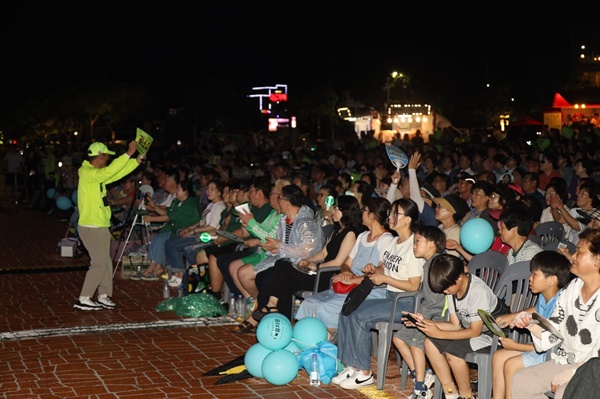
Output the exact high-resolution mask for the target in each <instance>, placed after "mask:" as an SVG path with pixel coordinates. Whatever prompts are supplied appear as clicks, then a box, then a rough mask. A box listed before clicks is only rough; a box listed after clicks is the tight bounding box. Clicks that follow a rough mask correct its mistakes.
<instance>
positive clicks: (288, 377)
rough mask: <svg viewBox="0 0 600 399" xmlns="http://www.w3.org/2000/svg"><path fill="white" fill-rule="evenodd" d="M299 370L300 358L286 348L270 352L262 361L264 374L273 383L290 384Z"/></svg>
mask: <svg viewBox="0 0 600 399" xmlns="http://www.w3.org/2000/svg"><path fill="white" fill-rule="evenodd" d="M261 323H262V320H261ZM259 325H260V323H259ZM298 370H300V366H299V362H298V358H297V357H296V355H294V354H293V353H292V352H290V351H286V350H285V349H280V350H276V351H273V352H271V353H269V354H268V355H267V356H266V357H265V359H264V360H263V362H262V373H263V376H264V377H265V380H267V381H268V382H270V383H271V384H273V385H285V384H289V383H290V382H292V381H293V380H294V378H296V376H297V375H298Z"/></svg>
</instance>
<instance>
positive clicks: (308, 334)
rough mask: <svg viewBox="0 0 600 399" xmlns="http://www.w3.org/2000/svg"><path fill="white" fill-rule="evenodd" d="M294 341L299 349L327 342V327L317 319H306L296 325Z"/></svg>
mask: <svg viewBox="0 0 600 399" xmlns="http://www.w3.org/2000/svg"><path fill="white" fill-rule="evenodd" d="M259 326H260V324H259ZM293 339H294V342H295V343H296V345H298V348H300V349H302V350H304V349H307V348H311V347H313V346H316V345H317V343H319V342H323V341H327V327H325V324H324V323H323V322H322V321H321V320H319V319H317V318H316V317H304V318H302V319H300V320H298V321H297V322H296V324H295V325H294V336H293Z"/></svg>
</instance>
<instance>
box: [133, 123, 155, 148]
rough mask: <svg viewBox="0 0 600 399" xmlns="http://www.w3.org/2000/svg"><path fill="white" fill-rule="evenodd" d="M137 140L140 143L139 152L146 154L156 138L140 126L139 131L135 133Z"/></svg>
mask: <svg viewBox="0 0 600 399" xmlns="http://www.w3.org/2000/svg"><path fill="white" fill-rule="evenodd" d="M135 141H136V143H137V145H138V146H137V150H138V152H139V153H140V154H141V155H146V153H147V152H148V150H149V149H150V146H151V145H152V142H153V141H154V139H153V138H152V136H150V135H149V134H148V133H146V132H144V131H143V130H142V129H140V128H139V127H138V128H137V131H136V133H135Z"/></svg>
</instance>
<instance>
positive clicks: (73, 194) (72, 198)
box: [71, 190, 77, 205]
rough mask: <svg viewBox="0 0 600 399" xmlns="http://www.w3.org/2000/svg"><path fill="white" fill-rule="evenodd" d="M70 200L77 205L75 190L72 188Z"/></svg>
mask: <svg viewBox="0 0 600 399" xmlns="http://www.w3.org/2000/svg"><path fill="white" fill-rule="evenodd" d="M71 201H73V204H75V205H77V190H73V192H72V193H71Z"/></svg>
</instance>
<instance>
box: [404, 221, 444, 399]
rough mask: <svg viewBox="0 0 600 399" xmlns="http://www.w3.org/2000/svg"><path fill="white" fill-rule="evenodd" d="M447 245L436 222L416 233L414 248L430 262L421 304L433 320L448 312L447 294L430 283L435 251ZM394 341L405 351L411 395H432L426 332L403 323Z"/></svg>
mask: <svg viewBox="0 0 600 399" xmlns="http://www.w3.org/2000/svg"><path fill="white" fill-rule="evenodd" d="M445 248H446V234H445V233H444V232H443V231H442V230H441V229H440V228H439V227H435V226H423V227H421V228H420V229H419V231H418V232H417V233H416V234H415V244H414V246H413V251H414V253H415V256H416V257H417V258H424V259H425V260H426V261H427V262H425V265H423V285H422V288H421V291H422V292H423V297H424V298H425V299H424V300H423V302H422V303H421V305H420V308H419V309H420V312H421V314H423V316H424V317H427V318H429V319H432V320H443V318H444V314H445V313H446V309H445V306H444V305H445V304H446V296H445V295H444V294H437V293H435V292H433V291H431V288H430V287H429V277H428V275H429V265H430V264H431V261H432V260H433V259H434V258H435V256H436V255H438V254H441V253H443V252H444V249H445ZM392 342H393V343H394V345H395V346H396V348H397V349H398V351H399V352H400V355H402V358H403V359H404V361H405V362H406V364H407V365H408V367H409V370H410V373H411V374H412V377H413V381H414V388H413V393H412V394H411V395H409V397H408V398H409V399H417V398H424V399H431V398H433V393H432V392H431V390H430V389H429V388H431V386H432V385H433V382H434V380H435V377H434V375H433V373H431V372H426V369H425V366H426V361H425V352H424V349H423V344H424V342H425V334H423V333H422V332H421V331H419V330H418V329H416V328H414V326H413V327H408V326H405V325H403V326H401V327H400V328H399V329H398V331H396V333H394V338H393V339H392Z"/></svg>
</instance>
